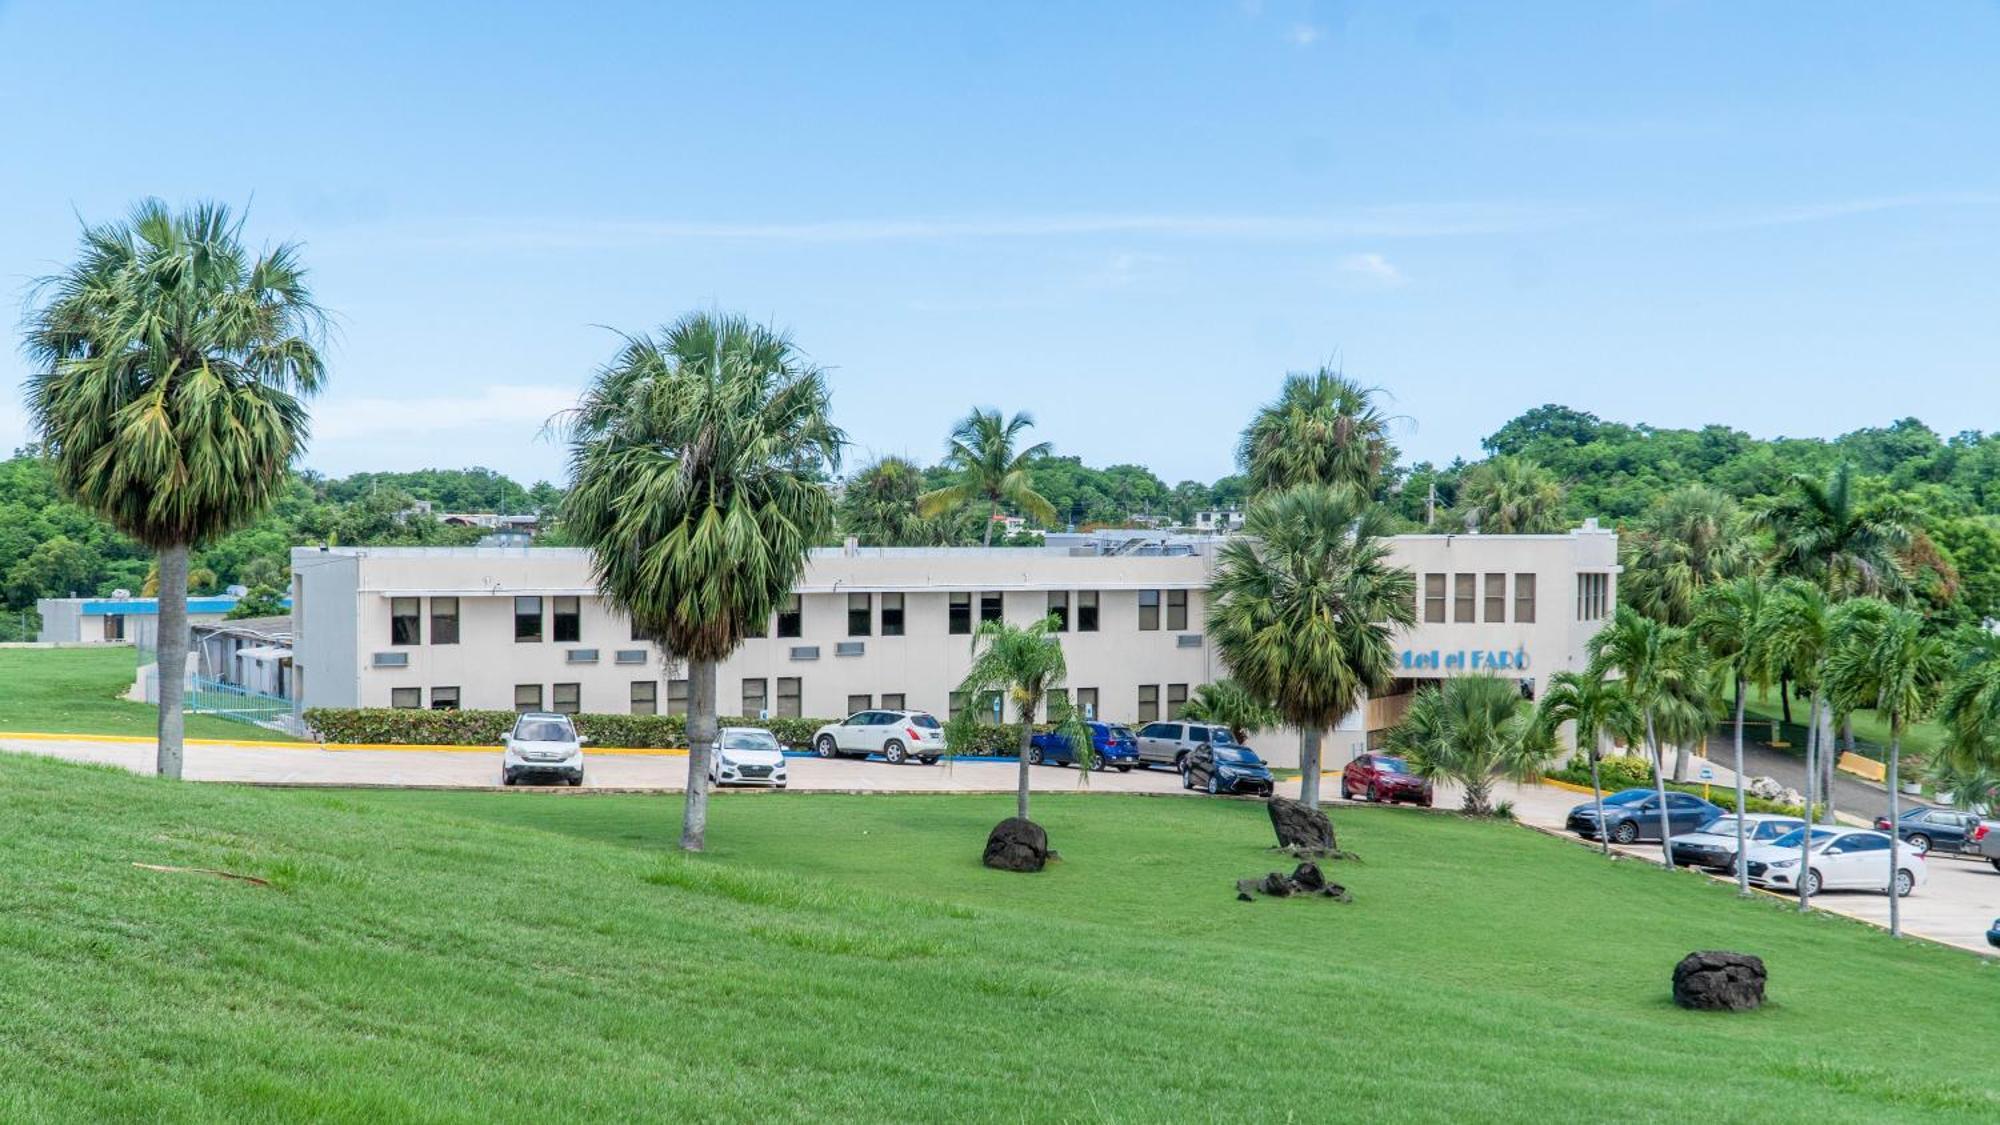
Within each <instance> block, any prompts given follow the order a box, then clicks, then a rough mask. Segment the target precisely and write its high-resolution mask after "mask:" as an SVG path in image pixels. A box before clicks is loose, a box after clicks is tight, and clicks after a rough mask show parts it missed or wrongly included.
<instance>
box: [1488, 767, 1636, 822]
mask: <svg viewBox="0 0 2000 1125" xmlns="http://www.w3.org/2000/svg"><path fill="white" fill-rule="evenodd" d="M1464 780H1465V812H1466V813H1467V814H1468V815H1471V816H1485V815H1487V814H1488V813H1491V812H1492V811H1493V800H1492V797H1493V782H1492V779H1491V778H1490V777H1488V776H1487V775H1485V774H1483V773H1482V774H1469V775H1467V776H1466V778H1465V779H1464ZM1598 823H1600V824H1602V823H1603V822H1602V821H1599V822H1598ZM1598 835H1600V836H1601V835H1603V833H1602V832H1600V833H1598Z"/></svg>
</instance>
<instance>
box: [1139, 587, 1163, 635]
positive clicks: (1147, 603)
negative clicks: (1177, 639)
mask: <svg viewBox="0 0 2000 1125" xmlns="http://www.w3.org/2000/svg"><path fill="white" fill-rule="evenodd" d="M1159 627H1160V592H1159V591H1158V590H1141V591H1139V628H1140V629H1141V630H1145V629H1157V628H1159Z"/></svg>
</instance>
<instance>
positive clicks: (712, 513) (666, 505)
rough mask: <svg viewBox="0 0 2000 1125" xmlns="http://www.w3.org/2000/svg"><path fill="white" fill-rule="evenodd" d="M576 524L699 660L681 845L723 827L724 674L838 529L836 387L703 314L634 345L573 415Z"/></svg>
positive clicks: (572, 520) (737, 321) (662, 633)
mask: <svg viewBox="0 0 2000 1125" xmlns="http://www.w3.org/2000/svg"><path fill="white" fill-rule="evenodd" d="M559 425H560V427H561V428H562V430H563V431H564V432H565V434H566V436H567V437H568V438H569V441H570V443H571V444H570V458H569V460H570V477H571V485H570V490H569V493H568V495H566V496H565V497H564V498H563V504H562V521H563V526H564V527H565V528H567V529H568V531H569V533H570V534H571V535H572V536H574V537H575V539H576V541H577V542H579V543H581V544H583V545H585V546H588V547H589V548H590V551H591V568H592V571H593V572H594V575H595V577H596V580H597V585H598V589H599V590H600V591H601V592H602V593H603V595H604V597H605V598H607V599H608V600H609V601H610V602H611V603H612V604H613V605H615V606H617V607H618V608H619V609H621V610H623V611H624V612H625V613H626V614H627V615H628V616H629V617H631V619H632V621H633V622H634V623H635V624H636V625H638V626H639V627H640V628H641V629H642V630H644V631H645V632H646V633H648V634H649V635H651V636H653V637H656V638H658V639H659V643H661V644H662V645H663V646H664V647H665V648H666V649H667V650H668V651H671V652H672V653H674V654H676V655H678V656H680V657H681V658H683V659H685V660H686V661H687V664H688V727H687V738H688V781H687V803H686V806H685V811H684V813H683V816H682V822H681V847H682V848H684V849H686V850H688V851H700V850H701V849H702V846H703V842H704V839H705V837H706V833H707V829H708V756H709V750H710V747H711V744H712V743H714V741H715V735H716V725H715V716H716V685H715V680H716V668H717V666H718V665H719V664H720V663H721V662H722V660H723V659H724V658H725V657H727V656H728V655H729V654H730V653H732V652H734V651H735V650H736V648H737V646H738V645H740V644H742V642H743V638H744V636H745V635H747V634H748V633H750V632H752V631H757V630H761V629H762V628H763V626H764V623H765V622H766V621H767V620H769V618H770V616H771V613H772V611H773V610H774V609H776V607H777V605H778V603H779V601H780V600H781V599H782V598H784V597H785V596H786V595H787V594H789V593H790V592H791V590H792V587H793V586H794V585H795V584H796V583H797V582H798V580H799V577H800V576H801V575H802V574H803V573H804V571H805V566H806V560H807V556H808V554H809V552H810V551H811V549H812V546H813V544H814V543H816V542H819V541H820V540H822V539H823V538H825V537H826V536H827V535H829V534H831V532H832V530H833V525H834V518H833V517H834V505H833V496H832V493H831V492H830V491H829V489H828V487H827V483H826V482H827V480H828V479H829V478H830V476H831V474H832V473H833V471H834V470H835V469H836V468H837V467H838V465H839V461H840V449H841V445H842V444H843V441H844V438H843V435H842V434H841V432H840V430H839V429H838V428H836V427H835V426H834V424H833V422H832V420H831V418H830V403H829V399H828V393H827V385H826V379H825V377H824V376H823V375H822V374H821V373H820V370H819V368H817V367H815V366H813V365H812V364H811V363H809V362H807V361H806V360H805V359H804V358H803V357H802V356H800V354H799V352H798V350H797V349H796V348H794V347H793V345H792V342H791V340H790V339H788V338H787V337H786V336H784V335H783V334H782V333H779V332H777V331H774V330H773V329H770V328H767V327H764V326H762V325H758V324H754V323H752V322H751V321H749V320H746V319H744V318H742V317H740V316H732V315H723V314H715V313H705V312H698V313H690V314H688V315H686V316H683V317H681V318H680V319H679V320H677V321H675V322H674V323H673V324H671V325H668V326H666V327H665V328H663V329H661V332H660V335H659V336H658V337H654V336H648V335H640V336H633V337H629V338H627V339H626V341H625V346H624V347H622V348H620V349H619V351H618V354H617V355H616V356H615V357H613V359H612V360H611V362H610V363H609V364H607V365H606V366H605V367H604V368H603V369H602V370H600V371H599V372H598V373H597V377H596V378H595V379H594V380H592V382H591V384H590V386H589V388H588V389H586V390H585V391H584V394H583V398H582V400H581V401H580V402H579V403H578V404H577V405H576V407H575V408H574V409H573V410H571V411H569V412H568V414H567V415H565V416H564V417H563V418H562V419H560V421H559Z"/></svg>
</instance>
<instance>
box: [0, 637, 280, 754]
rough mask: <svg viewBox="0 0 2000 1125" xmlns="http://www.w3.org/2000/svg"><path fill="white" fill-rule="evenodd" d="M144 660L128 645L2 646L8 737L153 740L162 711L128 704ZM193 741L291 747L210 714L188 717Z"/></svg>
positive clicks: (2, 709) (2, 713)
mask: <svg viewBox="0 0 2000 1125" xmlns="http://www.w3.org/2000/svg"><path fill="white" fill-rule="evenodd" d="M137 671H138V657H137V655H136V654H135V652H134V650H133V649H131V648H129V647H126V646H124V645H104V646H101V647H94V648H0V686H4V690H0V731H28V732H37V733H45V734H129V735H141V736H144V737H148V738H150V737H152V736H153V734H154V733H155V732H156V731H157V729H158V726H159V717H158V716H159V709H158V708H156V707H154V706H153V705H152V704H150V703H132V702H128V701H126V700H123V699H120V698H119V696H121V695H123V694H125V692H127V691H128V690H130V689H131V687H132V677H133V675H134V674H135V673H136V672H137ZM187 736H188V737H189V738H231V739H245V738H247V739H254V740H256V741H259V742H271V741H280V742H290V741H293V740H292V739H290V738H288V737H287V736H285V735H282V734H279V733H277V732H276V731H267V730H264V729H262V728H261V727H254V726H251V725H249V724H247V723H238V722H231V721H230V720H228V719H217V718H213V717H210V716H207V715H189V716H188V717H187Z"/></svg>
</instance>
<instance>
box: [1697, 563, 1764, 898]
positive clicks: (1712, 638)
mask: <svg viewBox="0 0 2000 1125" xmlns="http://www.w3.org/2000/svg"><path fill="white" fill-rule="evenodd" d="M1769 592H1770V586H1769V585H1768V584H1767V583H1766V582H1765V581H1764V580H1763V579H1762V578H1759V577H1757V576H1755V575H1751V576H1748V577H1744V578H1738V579H1734V580H1732V581H1729V582H1725V583H1722V584H1719V585H1710V586H1708V587H1706V588H1704V589H1703V590H1702V591H1701V593H1700V595H1699V596H1698V597H1697V598H1696V599H1695V606H1696V611H1695V618H1694V633H1695V636H1696V637H1697V638H1698V639H1699V640H1700V641H1701V645H1702V648H1703V649H1704V650H1705V651H1706V652H1707V653H1708V655H1709V657H1710V659H1712V660H1713V661H1714V662H1715V667H1716V671H1717V672H1718V673H1720V674H1721V675H1723V676H1725V677H1727V678H1728V681H1729V683H1730V685H1731V687H1732V688H1733V689H1734V690H1735V707H1736V722H1735V736H1736V737H1735V749H1736V759H1735V762H1734V763H1733V768H1734V769H1735V771H1736V854H1737V855H1739V856H1741V855H1743V854H1744V847H1745V840H1744V830H1743V828H1744V826H1743V817H1744V805H1745V797H1744V792H1743V704H1744V696H1745V694H1746V691H1745V689H1746V687H1747V686H1748V685H1750V684H1756V685H1758V686H1760V687H1768V686H1769V685H1770V682H1771V657H1770V646H1769V645H1768V644H1767V643H1766V642H1767V641H1768V639H1769V633H1768V630H1769V628H1770V623H1771V611H1770V608H1769V606H1768V604H1767V603H1768V601H1769V598H1768V596H1767V595H1768V594H1769ZM1736 889H1737V892H1738V893H1740V894H1744V895H1748V894H1749V893H1750V870H1749V868H1748V867H1747V866H1746V865H1745V864H1742V863H1738V864H1737V865H1736Z"/></svg>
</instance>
